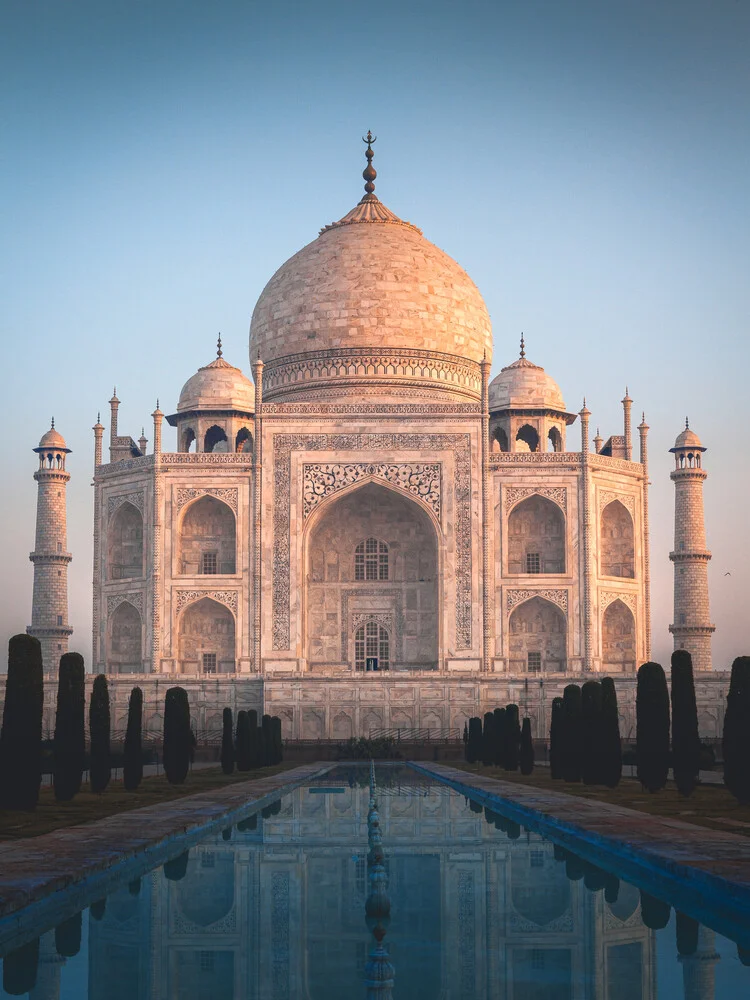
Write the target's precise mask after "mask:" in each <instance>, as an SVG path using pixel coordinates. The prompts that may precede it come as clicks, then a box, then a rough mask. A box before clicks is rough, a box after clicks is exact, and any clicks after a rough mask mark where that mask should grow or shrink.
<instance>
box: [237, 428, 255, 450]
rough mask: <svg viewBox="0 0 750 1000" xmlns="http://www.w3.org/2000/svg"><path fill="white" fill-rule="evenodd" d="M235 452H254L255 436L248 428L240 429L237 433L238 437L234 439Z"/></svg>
mask: <svg viewBox="0 0 750 1000" xmlns="http://www.w3.org/2000/svg"><path fill="white" fill-rule="evenodd" d="M234 450H235V451H243V452H252V450H253V436H252V434H251V433H250V431H249V430H248V429H247V427H240V429H239V430H238V431H237V436H236V437H235V439H234Z"/></svg>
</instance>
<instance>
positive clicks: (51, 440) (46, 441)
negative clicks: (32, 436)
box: [39, 420, 68, 451]
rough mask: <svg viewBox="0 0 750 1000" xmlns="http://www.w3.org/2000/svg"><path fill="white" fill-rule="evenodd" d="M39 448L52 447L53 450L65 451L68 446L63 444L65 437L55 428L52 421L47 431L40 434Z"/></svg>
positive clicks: (44, 449)
mask: <svg viewBox="0 0 750 1000" xmlns="http://www.w3.org/2000/svg"><path fill="white" fill-rule="evenodd" d="M39 448H40V449H41V450H43V451H46V450H47V449H48V448H49V449H54V450H55V451H67V450H68V447H67V445H66V444H65V438H64V437H63V436H62V434H61V433H60V432H59V431H56V430H55V422H54V420H53V421H52V426H51V427H50V429H49V430H48V431H47V433H46V434H43V435H42V438H41V440H40V442H39Z"/></svg>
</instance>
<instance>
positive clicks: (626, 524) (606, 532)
mask: <svg viewBox="0 0 750 1000" xmlns="http://www.w3.org/2000/svg"><path fill="white" fill-rule="evenodd" d="M601 566H602V576H622V577H627V578H629V579H632V578H633V577H634V576H635V531H634V528H633V518H632V517H631V516H630V512H629V511H628V509H627V507H626V506H625V505H624V504H623V503H621V502H620V501H619V500H612V502H611V503H608V504H607V506H606V507H605V508H604V510H603V511H602V517H601Z"/></svg>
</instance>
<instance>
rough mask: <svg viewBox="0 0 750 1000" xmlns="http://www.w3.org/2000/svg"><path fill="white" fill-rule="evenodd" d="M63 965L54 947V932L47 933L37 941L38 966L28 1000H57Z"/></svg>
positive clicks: (63, 960)
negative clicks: (34, 983)
mask: <svg viewBox="0 0 750 1000" xmlns="http://www.w3.org/2000/svg"><path fill="white" fill-rule="evenodd" d="M63 965H65V959H64V958H61V957H60V956H59V955H58V953H57V948H56V947H55V932H54V931H47V933H46V934H42V936H41V938H40V939H39V964H38V965H37V971H36V986H35V987H34V988H33V989H32V990H31V992H30V993H29V1000H58V998H59V996H60V969H61V968H62V967H63Z"/></svg>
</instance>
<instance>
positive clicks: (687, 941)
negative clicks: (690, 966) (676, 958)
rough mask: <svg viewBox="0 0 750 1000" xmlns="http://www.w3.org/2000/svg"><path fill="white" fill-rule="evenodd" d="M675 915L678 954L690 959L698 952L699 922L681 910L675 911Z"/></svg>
mask: <svg viewBox="0 0 750 1000" xmlns="http://www.w3.org/2000/svg"><path fill="white" fill-rule="evenodd" d="M675 914H676V916H677V921H676V924H677V925H676V927H675V932H676V935H677V954H678V955H681V956H682V957H683V958H688V957H689V956H690V955H694V954H695V953H696V951H697V950H698V921H697V920H693V918H692V917H689V916H688V915H687V914H686V913H681V912H680V911H679V910H675Z"/></svg>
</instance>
